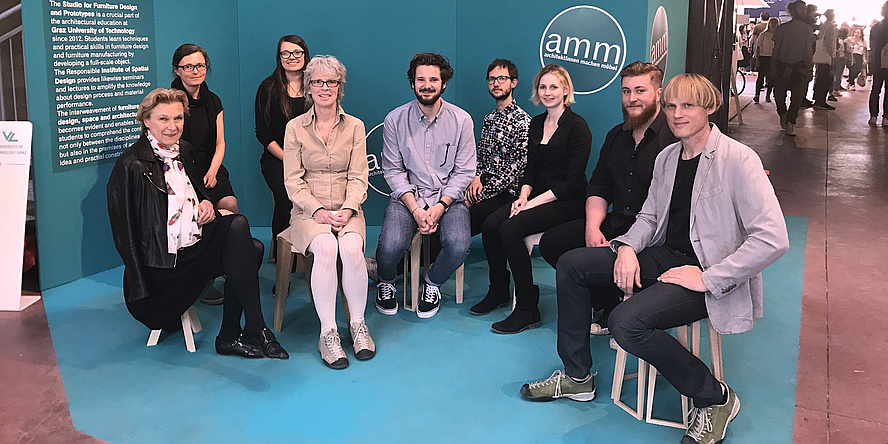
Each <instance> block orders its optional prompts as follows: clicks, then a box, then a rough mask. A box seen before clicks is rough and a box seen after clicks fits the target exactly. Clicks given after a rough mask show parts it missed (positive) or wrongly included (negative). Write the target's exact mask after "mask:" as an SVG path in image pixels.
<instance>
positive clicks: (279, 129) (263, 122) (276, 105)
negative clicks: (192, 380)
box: [254, 77, 305, 157]
mask: <svg viewBox="0 0 888 444" xmlns="http://www.w3.org/2000/svg"><path fill="white" fill-rule="evenodd" d="M271 81H272V80H271V77H268V78H266V79H265V80H263V81H262V83H260V84H259V90H257V91H256V103H255V106H254V108H255V110H254V111H255V113H256V138H257V139H259V143H261V144H262V148H265V150H264V153H263V156H266V155H269V156H271V154H270V153H268V149H267V148H268V145H269V144H271V142H277V143H278V145H279V146H280V147H281V148H283V147H284V133H285V132H286V131H287V123H288V122H289V121H290V119H287V116H285V115H284V112H283V111H281V102H280V100H278V99H277V98H271V97H269V95H268V86H269V84H270V83H271ZM269 100H270V101H271V103H270V107H269V110H268V111H269V112H268V118H267V119H266V116H265V107H266V104H268V102H269ZM284 100H286V101H287V102H288V103H287V104H286V105H287V106H289V108H290V112H291V113H292V114H293V117H296V116H299V115H302V114H304V113H305V97H290V96H285V99H284ZM272 157H274V156H272Z"/></svg>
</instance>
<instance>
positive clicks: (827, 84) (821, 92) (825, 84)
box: [814, 63, 833, 103]
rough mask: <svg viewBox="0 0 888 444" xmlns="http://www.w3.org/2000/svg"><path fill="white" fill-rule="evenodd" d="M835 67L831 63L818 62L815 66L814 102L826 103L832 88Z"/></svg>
mask: <svg viewBox="0 0 888 444" xmlns="http://www.w3.org/2000/svg"><path fill="white" fill-rule="evenodd" d="M832 84H833V68H832V65H831V64H829V63H818V64H817V65H815V68H814V103H826V95H827V94H828V93H829V91H830V90H831V89H832Z"/></svg>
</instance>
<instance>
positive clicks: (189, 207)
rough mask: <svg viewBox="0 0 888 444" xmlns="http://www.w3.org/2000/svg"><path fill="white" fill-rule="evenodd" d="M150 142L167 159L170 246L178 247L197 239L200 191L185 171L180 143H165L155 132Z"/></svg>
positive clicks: (160, 155) (199, 234) (165, 166)
mask: <svg viewBox="0 0 888 444" xmlns="http://www.w3.org/2000/svg"><path fill="white" fill-rule="evenodd" d="M148 142H150V143H151V149H152V150H153V151H154V154H155V155H156V156H157V157H159V158H160V159H161V160H163V176H164V179H165V181H166V190H167V195H168V196H169V201H168V203H167V216H168V218H167V249H168V251H169V252H170V253H172V254H175V253H176V252H177V251H179V250H181V249H183V248H185V247H187V246H190V245H194V244H196V243H197V241H199V240H200V236H201V227H200V226H198V225H197V205H198V203H199V202H198V200H197V193H195V192H194V187H192V186H191V181H190V180H189V179H188V175H187V174H185V164H183V163H182V160H180V159H179V144H173V145H166V146H164V145H161V144H160V142H158V141H157V139H155V138H154V136H153V135H151V133H150V132H149V133H148Z"/></svg>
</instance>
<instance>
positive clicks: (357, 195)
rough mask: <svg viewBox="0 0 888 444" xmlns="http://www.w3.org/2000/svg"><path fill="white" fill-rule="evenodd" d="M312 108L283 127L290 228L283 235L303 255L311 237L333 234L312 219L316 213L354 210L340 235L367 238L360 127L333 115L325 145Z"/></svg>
mask: <svg viewBox="0 0 888 444" xmlns="http://www.w3.org/2000/svg"><path fill="white" fill-rule="evenodd" d="M314 111H315V110H314V108H312V109H310V110H309V111H308V112H306V113H305V114H302V115H301V116H298V117H296V118H294V119H293V120H291V121H290V122H289V123H287V132H286V134H285V136H284V184H285V185H286V187H287V194H289V196H290V200H291V201H293V211H292V212H291V213H290V227H289V228H288V229H287V230H286V231H284V233H283V234H284V236H286V237H287V238H288V239H289V240H290V242H291V243H292V244H293V247H294V248H296V250H298V251H299V252H302V253H304V252H305V251H306V250H307V249H308V245H309V244H310V243H311V241H312V240H313V239H314V238H315V236H317V235H319V234H322V233H332V230H331V228H330V225H327V224H319V223H317V222H315V220H314V219H312V215H313V214H314V212H315V211H317V210H319V209H321V208H324V209H326V210H328V211H333V212H335V211H338V210H340V209H352V210H355V212H356V215H355V216H354V217H352V218H351V219H350V220H349V221H348V223H347V224H346V226H345V227H344V228H343V229H342V231H340V234H345V233H358V234H359V235H361V237H362V238H366V234H365V233H366V230H365V222H364V213H363V211H361V203H362V202H364V200H365V199H366V198H367V174H368V165H367V147H366V143H365V132H364V122H361V121H360V120H359V119H357V118H355V117H352V116H350V115H348V114H345V113H344V112H343V111H342V108H339V109H338V113H337V116H336V123H335V124H334V125H333V129H332V130H331V131H330V136H329V137H328V138H327V143H326V144H325V143H324V142H323V141H322V140H321V138H320V137H319V135H318V133H317V130H316V129H315V113H314Z"/></svg>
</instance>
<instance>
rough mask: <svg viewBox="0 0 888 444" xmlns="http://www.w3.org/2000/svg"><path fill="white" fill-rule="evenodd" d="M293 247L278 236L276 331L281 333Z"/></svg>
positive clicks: (275, 301) (275, 297)
mask: <svg viewBox="0 0 888 444" xmlns="http://www.w3.org/2000/svg"><path fill="white" fill-rule="evenodd" d="M293 256H294V255H293V245H292V244H290V242H289V241H288V240H287V239H285V238H284V236H281V235H278V237H277V260H276V261H275V264H274V265H275V283H274V285H275V287H274V329H275V330H277V331H281V327H282V326H283V323H284V308H285V307H286V306H287V293H289V291H290V270H292V269H293Z"/></svg>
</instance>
